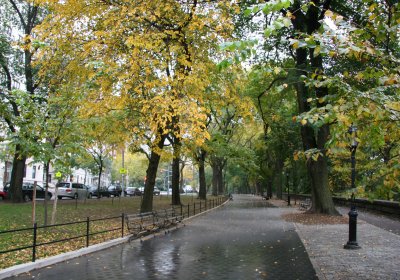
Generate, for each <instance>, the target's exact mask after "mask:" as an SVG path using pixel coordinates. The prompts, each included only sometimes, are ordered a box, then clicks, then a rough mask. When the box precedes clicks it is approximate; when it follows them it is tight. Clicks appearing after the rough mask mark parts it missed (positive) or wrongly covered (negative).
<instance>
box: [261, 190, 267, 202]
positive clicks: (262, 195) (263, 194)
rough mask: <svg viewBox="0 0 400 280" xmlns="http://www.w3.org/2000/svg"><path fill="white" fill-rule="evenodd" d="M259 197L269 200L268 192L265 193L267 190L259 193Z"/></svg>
mask: <svg viewBox="0 0 400 280" xmlns="http://www.w3.org/2000/svg"><path fill="white" fill-rule="evenodd" d="M261 198H262V199H265V200H269V197H268V193H267V192H263V193H262V194H261Z"/></svg>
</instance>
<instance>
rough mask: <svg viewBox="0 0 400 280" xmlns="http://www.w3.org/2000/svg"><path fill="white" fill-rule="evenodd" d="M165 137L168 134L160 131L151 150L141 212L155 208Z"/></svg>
mask: <svg viewBox="0 0 400 280" xmlns="http://www.w3.org/2000/svg"><path fill="white" fill-rule="evenodd" d="M160 130H161V129H160ZM165 138H166V135H164V134H162V132H160V131H159V134H158V138H157V140H156V141H157V142H156V145H155V147H153V148H152V150H151V154H150V159H149V165H148V167H147V170H146V182H145V186H144V194H143V199H142V204H141V206H140V212H141V213H145V212H150V211H152V210H153V191H154V186H155V184H156V176H157V169H158V165H159V163H160V158H161V155H160V151H161V150H162V149H163V147H164V141H165Z"/></svg>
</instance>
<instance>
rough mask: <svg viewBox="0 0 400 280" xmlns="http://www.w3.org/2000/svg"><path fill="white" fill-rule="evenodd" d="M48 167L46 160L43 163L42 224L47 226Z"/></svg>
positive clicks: (48, 163)
mask: <svg viewBox="0 0 400 280" xmlns="http://www.w3.org/2000/svg"><path fill="white" fill-rule="evenodd" d="M49 169H50V161H49V160H48V161H47V162H46V163H45V164H44V170H43V171H44V174H43V177H44V182H45V191H44V197H45V199H44V225H45V226H47V216H48V214H47V212H48V209H47V208H48V204H49V203H48V199H47V196H48V193H49Z"/></svg>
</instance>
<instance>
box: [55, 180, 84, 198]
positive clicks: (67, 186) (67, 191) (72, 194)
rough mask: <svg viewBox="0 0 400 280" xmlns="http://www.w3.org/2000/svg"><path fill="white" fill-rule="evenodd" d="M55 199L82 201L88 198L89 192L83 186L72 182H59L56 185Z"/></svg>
mask: <svg viewBox="0 0 400 280" xmlns="http://www.w3.org/2000/svg"><path fill="white" fill-rule="evenodd" d="M56 189H57V197H58V199H62V198H63V197H69V198H73V199H82V198H88V197H89V191H88V189H87V188H86V186H85V185H84V184H81V183H72V182H60V183H57V185H56Z"/></svg>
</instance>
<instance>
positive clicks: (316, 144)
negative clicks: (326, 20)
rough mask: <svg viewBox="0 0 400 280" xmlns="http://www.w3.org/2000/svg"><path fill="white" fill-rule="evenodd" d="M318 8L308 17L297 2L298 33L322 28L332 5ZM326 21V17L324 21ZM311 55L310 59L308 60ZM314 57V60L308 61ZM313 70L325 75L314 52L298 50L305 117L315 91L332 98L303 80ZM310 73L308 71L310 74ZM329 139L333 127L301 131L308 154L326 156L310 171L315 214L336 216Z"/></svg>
mask: <svg viewBox="0 0 400 280" xmlns="http://www.w3.org/2000/svg"><path fill="white" fill-rule="evenodd" d="M313 3H314V4H315V5H311V6H310V8H309V9H308V11H307V14H306V15H305V14H303V12H302V10H301V9H300V4H301V3H300V1H295V4H294V6H293V10H292V11H293V15H294V17H293V19H292V23H293V27H294V29H295V31H297V32H306V33H308V34H312V33H313V32H315V31H317V29H318V28H319V26H320V23H319V21H320V20H321V16H320V12H322V13H324V12H325V9H327V8H329V1H327V2H325V3H326V4H327V6H325V7H324V9H323V10H322V11H320V7H319V5H320V1H316V0H315V1H313ZM322 18H323V17H322ZM308 55H309V56H308ZM308 57H310V60H309V59H308ZM310 66H311V68H312V70H313V71H314V73H317V74H321V73H322V72H323V71H322V69H323V65H322V58H321V56H319V55H318V56H316V57H314V54H313V50H311V51H310V53H308V50H307V49H305V48H298V49H296V68H297V69H298V70H297V76H298V81H299V82H298V83H297V84H296V92H297V101H298V107H299V113H300V114H301V113H304V112H307V111H309V110H310V104H309V103H308V102H307V99H308V98H309V97H311V91H315V95H316V97H317V98H321V97H324V96H326V95H327V94H328V89H327V88H318V89H316V88H311V89H308V88H307V87H306V85H305V84H304V82H303V81H302V79H301V78H300V76H302V75H308V73H307V72H308V71H310V69H309V68H310ZM307 70H308V71H307ZM318 106H325V104H320V103H319V104H318ZM328 137H329V126H328V125H323V126H321V127H319V128H313V127H311V126H309V125H304V126H302V127H301V138H302V142H303V148H304V150H309V149H313V148H315V149H318V150H319V151H320V152H321V154H322V155H320V156H319V157H318V159H317V160H316V161H313V160H312V159H310V160H309V161H308V163H307V170H308V172H309V174H310V178H311V188H312V202H313V203H312V204H313V205H312V208H311V211H312V212H316V213H325V214H331V215H336V214H338V212H337V211H336V209H335V207H334V204H333V200H332V196H331V193H330V190H329V187H328V164H327V158H326V150H325V145H326V142H327V140H328Z"/></svg>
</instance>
